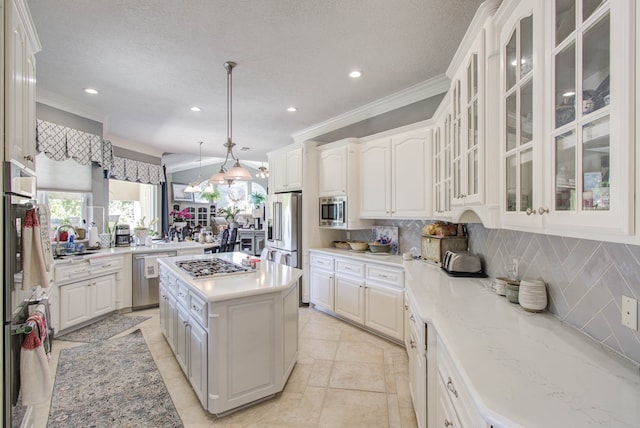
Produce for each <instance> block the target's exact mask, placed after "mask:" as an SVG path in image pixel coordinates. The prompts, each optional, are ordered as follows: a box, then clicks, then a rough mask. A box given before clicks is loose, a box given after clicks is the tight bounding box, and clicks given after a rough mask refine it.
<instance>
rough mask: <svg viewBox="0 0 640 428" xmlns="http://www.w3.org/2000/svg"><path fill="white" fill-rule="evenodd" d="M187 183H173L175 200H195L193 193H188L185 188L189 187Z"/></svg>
mask: <svg viewBox="0 0 640 428" xmlns="http://www.w3.org/2000/svg"><path fill="white" fill-rule="evenodd" d="M187 186H188V185H187V184H182V183H171V190H172V192H173V200H174V201H176V202H193V193H186V192H185V191H184V190H185V189H186V188H187Z"/></svg>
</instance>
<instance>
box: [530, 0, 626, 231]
mask: <svg viewBox="0 0 640 428" xmlns="http://www.w3.org/2000/svg"><path fill="white" fill-rule="evenodd" d="M550 3H552V6H550V7H549V9H550V10H549V11H548V13H547V17H548V19H547V25H548V28H547V29H548V31H547V34H548V49H549V50H550V52H551V55H550V59H551V73H550V77H551V79H550V82H551V85H550V86H551V87H550V88H549V93H550V101H551V102H552V103H553V104H552V107H553V108H552V109H551V110H550V114H551V116H552V117H550V118H549V123H550V129H551V133H550V136H549V138H548V141H547V142H546V143H547V144H548V145H549V147H548V149H547V150H548V152H549V157H548V159H550V162H549V163H550V166H549V167H550V168H549V170H550V177H548V178H549V179H550V181H549V183H548V184H547V186H546V188H547V189H548V191H547V192H546V193H547V194H548V195H549V196H548V197H547V198H546V204H545V206H544V207H542V209H541V210H540V213H541V214H543V213H548V217H547V218H546V219H545V224H546V226H547V228H549V229H550V230H553V229H554V228H557V229H558V230H563V231H564V230H567V228H568V229H571V230H581V229H584V228H592V227H593V226H597V227H598V228H599V229H600V230H602V231H603V232H604V229H608V233H614V234H621V235H627V234H631V233H633V209H634V206H633V195H634V193H633V192H634V187H635V186H634V181H633V179H630V178H629V177H633V174H632V172H633V154H634V150H633V146H634V144H633V141H634V136H633V133H632V131H633V118H634V116H633V114H632V112H633V102H632V101H633V99H632V96H633V94H632V91H631V88H633V87H634V86H633V84H632V83H633V80H632V79H633V75H632V70H633V65H634V63H633V58H634V49H633V46H634V38H633V34H634V33H633V31H632V29H633V16H634V9H633V7H634V2H633V1H625V0H616V1H606V0H605V1H603V0H555V1H554V2H550ZM547 210H548V211H547ZM590 230H591V229H590Z"/></svg>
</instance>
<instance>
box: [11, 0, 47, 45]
mask: <svg viewBox="0 0 640 428" xmlns="http://www.w3.org/2000/svg"><path fill="white" fill-rule="evenodd" d="M14 4H15V6H16V10H17V12H18V15H20V19H21V20H22V22H25V23H26V25H25V30H26V31H27V39H28V40H29V44H30V45H31V51H32V53H33V54H37V53H38V52H40V51H41V50H42V44H41V43H40V38H39V37H38V33H36V26H35V24H34V23H33V18H32V17H31V12H29V6H27V2H26V1H25V0H16V1H15V3H14Z"/></svg>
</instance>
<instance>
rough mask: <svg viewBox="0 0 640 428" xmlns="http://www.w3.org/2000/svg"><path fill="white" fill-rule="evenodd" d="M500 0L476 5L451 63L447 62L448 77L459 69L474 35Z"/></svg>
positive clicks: (496, 7) (495, 8)
mask: <svg viewBox="0 0 640 428" xmlns="http://www.w3.org/2000/svg"><path fill="white" fill-rule="evenodd" d="M501 1H502V0H486V1H485V2H483V3H482V4H481V5H480V7H478V10H477V11H476V14H475V15H474V16H473V19H472V20H471V24H469V27H468V28H467V31H466V33H464V37H463V38H462V41H461V42H460V44H459V45H458V49H457V50H456V53H455V55H453V58H452V59H451V63H449V67H448V68H447V72H446V75H447V76H448V77H449V78H451V77H452V76H453V74H454V73H455V72H456V71H457V70H458V69H459V67H460V64H462V60H463V59H464V57H465V55H466V54H467V52H469V49H470V48H471V45H472V44H473V42H474V40H475V38H476V36H477V35H478V34H480V32H481V31H482V27H483V26H484V24H485V23H486V22H487V20H488V19H489V18H491V17H492V16H493V15H494V14H495V13H496V11H497V10H498V7H499V6H500V3H501Z"/></svg>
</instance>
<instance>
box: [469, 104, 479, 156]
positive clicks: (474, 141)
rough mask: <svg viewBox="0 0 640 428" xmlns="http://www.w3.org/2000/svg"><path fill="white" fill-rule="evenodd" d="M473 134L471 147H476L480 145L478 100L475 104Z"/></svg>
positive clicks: (470, 141)
mask: <svg viewBox="0 0 640 428" xmlns="http://www.w3.org/2000/svg"><path fill="white" fill-rule="evenodd" d="M472 109H473V134H472V137H473V138H471V139H470V140H469V147H470V148H471V147H475V146H477V145H478V100H475V101H474V102H473V106H472Z"/></svg>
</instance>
